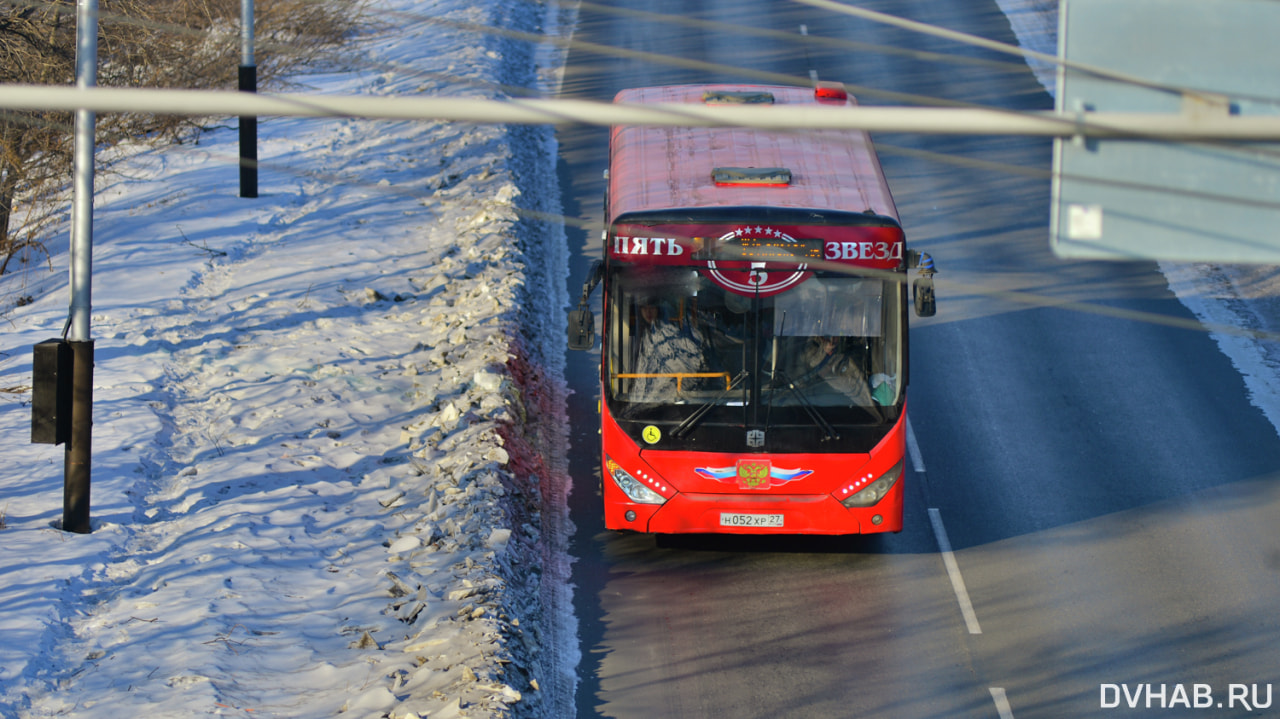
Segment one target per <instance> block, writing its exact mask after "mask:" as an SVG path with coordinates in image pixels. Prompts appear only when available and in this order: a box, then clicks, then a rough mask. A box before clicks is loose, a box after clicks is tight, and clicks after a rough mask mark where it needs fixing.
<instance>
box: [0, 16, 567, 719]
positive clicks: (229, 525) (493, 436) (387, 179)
mask: <svg viewBox="0 0 1280 719" xmlns="http://www.w3.org/2000/svg"><path fill="white" fill-rule="evenodd" d="M370 11H371V12H372V13H373V15H374V17H376V18H377V19H379V20H381V21H383V22H384V28H383V30H381V31H380V32H379V33H378V34H377V35H376V36H374V37H369V38H362V39H360V40H359V41H358V43H357V44H356V46H353V47H352V48H350V50H349V56H348V57H349V60H350V61H349V63H344V64H343V66H342V67H341V68H340V69H334V70H333V71H331V72H327V73H325V74H315V75H309V76H304V77H299V78H294V79H295V81H297V82H301V83H303V84H304V85H305V86H307V87H308V88H310V89H313V90H315V91H319V92H333V93H369V94H415V93H432V94H458V93H465V94H472V95H478V96H486V97H492V96H497V95H501V94H503V93H506V92H509V91H511V88H519V87H526V88H532V87H533V86H535V84H536V83H538V82H540V81H546V80H547V78H553V77H554V73H555V70H556V67H555V62H556V58H555V57H553V56H551V55H547V54H537V51H536V49H535V48H534V47H532V46H529V45H528V44H522V43H518V42H514V41H510V40H502V39H499V38H495V37H493V36H491V35H485V34H481V33H474V32H464V31H461V30H458V29H452V28H451V27H449V26H442V25H440V24H438V23H436V22H433V20H435V19H438V18H447V19H449V20H450V21H453V22H455V23H456V22H463V23H468V22H470V23H477V24H482V25H483V24H492V25H496V26H499V27H511V28H514V29H518V30H523V31H531V32H539V31H541V30H542V29H543V27H544V24H545V23H547V22H548V21H551V22H552V26H551V28H550V29H551V30H552V31H554V18H547V17H545V16H544V15H543V13H545V12H546V9H545V8H542V7H540V6H539V5H537V4H533V3H512V4H510V6H504V5H503V4H502V3H498V2H493V3H470V2H462V1H461V0H438V1H426V2H414V1H413V0H375V1H374V2H371V3H370ZM539 73H542V77H541V78H540V77H539ZM260 132H261V143H260V149H259V156H260V157H261V158H262V160H263V163H264V167H263V170H262V173H261V177H260V185H261V197H260V198H258V199H253V200H248V199H240V198H238V197H237V192H238V170H237V169H236V166H235V156H236V152H237V146H236V142H237V135H236V132H235V130H234V125H232V127H230V128H224V129H221V130H218V131H215V132H212V133H210V134H207V135H204V136H202V137H201V138H200V139H199V142H198V143H197V144H194V145H185V146H180V147H174V148H164V149H160V150H148V149H142V150H137V151H134V152H124V153H122V154H123V155H126V157H125V158H124V159H122V160H120V161H119V162H118V164H117V165H116V166H115V172H114V173H113V174H110V175H105V176H100V178H99V183H98V184H99V193H98V197H97V209H96V213H95V237H94V242H95V260H94V262H95V264H94V309H93V335H94V338H95V340H96V368H95V382H94V384H95V396H94V402H95V405H94V422H95V426H94V445H93V451H94V461H93V510H92V517H93V526H94V532H93V533H92V534H89V535H73V534H67V533H63V532H60V531H59V530H57V529H55V528H54V527H55V525H56V523H57V522H58V521H59V520H60V518H61V510H62V487H61V474H62V466H63V462H62V452H63V449H62V448H61V447H57V448H54V447H49V446H44V445H29V444H26V439H27V437H28V436H29V431H30V430H29V426H30V424H29V423H30V410H29V401H30V396H29V394H28V393H26V392H24V391H21V389H20V388H21V387H23V386H26V385H30V373H31V355H30V353H31V345H32V344H33V343H35V342H38V341H40V340H43V339H46V338H49V337H55V336H57V335H58V334H59V333H60V332H61V329H62V325H63V321H64V318H65V308H66V301H67V296H68V293H67V287H66V281H65V255H64V254H61V253H60V252H57V251H55V253H54V255H53V258H52V268H50V267H48V266H45V265H36V266H31V267H28V268H26V269H25V271H23V272H22V273H19V274H14V275H10V276H7V277H5V278H3V279H0V297H3V298H4V299H5V304H6V305H7V306H9V307H10V308H11V309H10V310H8V311H7V314H6V319H7V321H8V323H9V324H10V326H9V328H8V331H7V332H6V333H5V334H4V335H3V338H2V339H0V352H2V353H3V354H0V372H2V373H3V375H2V376H0V388H5V389H13V390H14V391H10V392H6V393H4V394H0V428H3V429H2V431H3V432H4V436H6V437H8V438H9V439H10V441H9V443H8V444H7V445H6V447H5V449H4V458H5V461H4V462H3V463H0V512H3V518H4V529H3V530H2V531H0V542H2V543H3V546H4V548H5V551H4V552H3V553H0V576H3V581H0V607H3V611H0V633H2V635H3V636H4V641H3V642H0V687H2V688H0V716H3V717H19V716H21V717H27V716H53V715H59V716H61V715H72V716H77V717H113V718H114V717H119V716H127V715H144V716H166V717H174V716H204V715H208V714H215V715H219V714H224V715H231V716H294V717H325V716H336V715H338V714H340V713H343V714H345V715H351V716H359V717H363V716H384V715H387V714H388V713H389V714H390V715H391V716H395V717H408V716H413V715H414V714H418V715H421V716H425V715H427V714H428V713H430V716H432V717H447V716H458V715H459V712H460V711H463V710H465V714H466V716H473V717H479V716H508V715H511V716H556V715H559V714H561V713H562V711H561V710H562V709H563V707H566V706H571V702H572V689H573V687H572V681H573V680H572V668H573V664H574V663H576V655H575V654H574V652H576V643H575V642H574V641H573V636H572V635H573V631H574V628H573V626H572V624H571V621H572V620H571V618H570V617H569V616H568V606H569V604H568V603H569V596H568V589H567V587H566V586H565V584H564V583H565V579H566V577H567V576H568V570H567V559H566V555H565V553H564V546H565V544H564V542H565V536H566V534H567V532H568V528H567V514H566V512H567V509H565V510H556V509H553V510H552V511H549V512H547V513H543V512H542V507H543V504H542V500H543V497H544V495H545V496H549V497H550V498H551V499H553V500H555V501H554V502H551V503H549V505H548V506H551V507H559V508H563V507H565V505H564V502H563V496H564V493H565V492H567V491H568V487H567V479H566V477H565V476H564V471H563V466H564V465H563V455H564V443H565V438H564V436H563V434H562V433H563V429H562V428H563V421H562V417H561V414H560V413H561V412H562V404H563V402H562V398H563V392H564V390H563V380H562V376H561V375H562V369H561V362H562V360H561V358H560V351H559V345H560V344H561V337H562V336H563V324H562V322H563V320H561V319H560V315H561V314H562V313H561V312H559V309H560V308H562V307H563V306H564V304H565V299H564V297H563V296H562V294H563V290H562V287H563V285H564V282H563V280H564V278H563V272H564V271H565V270H564V268H565V267H566V262H565V259H564V252H565V248H564V241H563V235H562V232H561V229H560V227H558V226H557V225H555V224H554V223H547V222H543V221H539V220H536V219H523V218H522V217H523V216H522V214H521V211H522V210H534V211H537V212H540V213H547V212H548V211H553V209H554V207H555V204H556V203H557V202H558V197H557V190H556V187H555V175H554V162H555V152H554V145H553V139H552V135H551V133H550V131H549V130H548V129H546V128H522V129H517V130H508V129H507V128H502V127H497V126H467V125H450V124H444V123H434V122H418V123H415V122H401V123H386V122H384V123H373V122H365V121H357V120H333V121H314V120H289V119H266V120H264V121H263V123H262V125H261V129H260ZM21 295H31V296H32V297H34V298H35V302H34V303H33V304H30V305H27V306H24V307H20V308H12V302H13V299H14V298H16V297H18V296H21Z"/></svg>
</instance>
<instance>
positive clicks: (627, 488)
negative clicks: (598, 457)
mask: <svg viewBox="0 0 1280 719" xmlns="http://www.w3.org/2000/svg"><path fill="white" fill-rule="evenodd" d="M604 468H605V471H606V472H607V473H608V474H609V476H610V477H611V478H612V479H613V483H614V484H616V485H618V489H621V490H622V493H623V494H625V495H627V498H629V499H630V500H631V501H632V502H636V503H638V504H663V503H664V502H666V501H667V498H666V497H663V496H662V495H661V494H658V493H657V492H655V491H653V490H652V489H649V488H648V487H646V486H645V485H644V483H643V482H641V481H640V480H638V479H636V478H635V477H632V476H631V475H630V474H628V473H627V470H625V469H623V468H622V467H620V466H619V465H618V463H617V462H615V461H613V460H612V459H610V458H608V457H605V459H604Z"/></svg>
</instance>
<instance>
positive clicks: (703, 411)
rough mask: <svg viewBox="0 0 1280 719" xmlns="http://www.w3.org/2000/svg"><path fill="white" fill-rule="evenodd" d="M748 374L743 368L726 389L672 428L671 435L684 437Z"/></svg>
mask: <svg viewBox="0 0 1280 719" xmlns="http://www.w3.org/2000/svg"><path fill="white" fill-rule="evenodd" d="M748 374H750V373H748V372H747V371H746V370H742V371H741V372H739V373H738V376H737V377H734V378H733V379H731V380H729V386H728V387H725V388H724V390H723V391H722V392H720V394H718V395H716V396H715V397H712V398H711V399H710V400H708V401H707V402H706V403H705V404H703V405H702V406H701V407H698V408H697V409H696V410H694V411H693V414H690V415H689V416H688V417H685V420H684V421H683V422H681V423H680V424H679V425H677V426H676V428H675V429H673V430H671V436H672V437H677V438H678V437H683V436H684V435H685V433H687V432H688V431H689V430H691V429H693V427H694V425H696V424H697V423H698V422H700V421H702V418H703V417H705V416H707V413H708V412H710V411H711V408H712V407H714V406H716V405H717V404H720V400H722V399H724V398H725V397H728V396H729V393H730V392H732V391H733V388H734V385H737V384H738V383H739V382H741V381H742V380H744V379H746V378H747V375H748Z"/></svg>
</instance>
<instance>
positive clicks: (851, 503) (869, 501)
mask: <svg viewBox="0 0 1280 719" xmlns="http://www.w3.org/2000/svg"><path fill="white" fill-rule="evenodd" d="M904 461H905V458H904V459H902V460H898V463H897V464H895V465H893V467H892V468H891V469H890V470H889V471H888V472H885V473H884V474H882V475H880V476H879V477H878V478H876V479H874V480H869V481H868V480H858V481H857V482H855V483H854V485H855V486H857V485H863V486H862V488H861V489H859V490H858V491H856V492H854V493H853V494H851V495H849V496H848V497H845V498H844V499H842V500H840V504H843V505H844V506H845V507H848V508H849V509H853V508H854V507H870V506H871V505H873V504H875V503H876V502H879V501H880V500H882V499H884V496H885V495H886V494H888V493H889V490H890V489H892V488H893V485H894V484H895V483H896V482H897V481H898V479H899V478H901V477H902V466H903V462H904ZM864 483H865V484H864Z"/></svg>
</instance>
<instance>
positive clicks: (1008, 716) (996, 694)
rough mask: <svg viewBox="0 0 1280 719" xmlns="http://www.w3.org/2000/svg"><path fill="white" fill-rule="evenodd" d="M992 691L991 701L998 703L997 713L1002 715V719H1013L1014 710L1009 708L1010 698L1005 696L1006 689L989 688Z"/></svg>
mask: <svg viewBox="0 0 1280 719" xmlns="http://www.w3.org/2000/svg"><path fill="white" fill-rule="evenodd" d="M988 689H990V691H991V700H992V701H994V702H995V703H996V711H997V712H999V713H1000V719H1013V708H1012V707H1010V706H1009V698H1008V697H1006V696H1005V695H1004V689H1002V688H1001V687H988Z"/></svg>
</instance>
